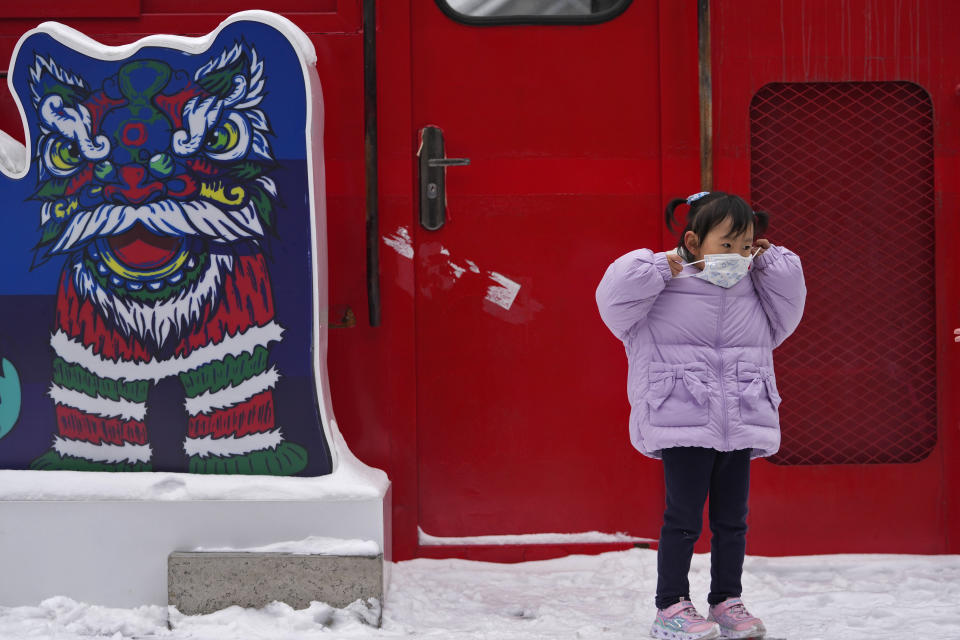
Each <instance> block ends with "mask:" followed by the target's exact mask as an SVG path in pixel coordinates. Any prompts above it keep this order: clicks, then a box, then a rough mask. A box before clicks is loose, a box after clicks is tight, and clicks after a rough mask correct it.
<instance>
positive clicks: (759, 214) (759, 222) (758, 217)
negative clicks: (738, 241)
mask: <svg viewBox="0 0 960 640" xmlns="http://www.w3.org/2000/svg"><path fill="white" fill-rule="evenodd" d="M753 217H754V219H755V222H754V223H753V237H754V238H760V237H763V235H764V234H765V233H766V232H767V229H768V228H769V226H770V214H768V213H767V212H766V211H754V212H753Z"/></svg>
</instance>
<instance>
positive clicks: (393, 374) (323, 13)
mask: <svg viewBox="0 0 960 640" xmlns="http://www.w3.org/2000/svg"><path fill="white" fill-rule="evenodd" d="M411 1H417V2H430V4H431V5H432V1H430V0H411ZM651 4H653V5H658V6H657V7H656V14H657V16H658V18H657V20H658V26H657V29H658V32H659V36H660V37H659V42H658V43H656V45H655V46H654V50H655V51H656V52H657V55H659V56H660V71H661V72H660V78H659V82H658V84H657V85H655V86H642V87H637V89H636V90H637V91H645V92H648V91H658V92H659V94H660V97H659V100H660V104H661V109H660V111H661V113H660V138H661V142H660V159H659V161H660V166H661V171H660V176H661V177H660V194H659V195H660V202H666V201H667V200H668V199H669V198H671V197H674V196H676V195H682V194H684V193H686V192H688V191H690V185H691V183H696V184H698V183H699V181H698V180H697V179H696V177H693V178H691V176H696V175H697V174H698V172H699V155H698V154H699V138H698V110H697V81H696V70H697V67H696V62H697V61H696V41H697V34H696V7H695V3H693V2H670V1H666V0H662V1H660V2H656V1H655V0H634V5H636V6H632V7H630V8H628V10H627V11H628V12H629V11H640V10H647V9H649V8H650V6H651ZM789 4H790V5H791V7H790V8H789V13H788V14H785V15H781V14H780V13H779V11H776V12H772V11H770V8H771V7H772V6H773V5H772V4H771V3H769V2H765V1H764V0H753V1H747V2H739V1H738V2H729V3H727V2H717V1H715V2H713V3H712V10H713V20H714V30H713V55H714V72H715V76H714V89H715V109H714V125H715V131H716V132H717V134H716V140H715V149H716V152H717V153H716V183H717V185H718V186H723V187H725V188H726V190H729V191H735V192H739V193H749V190H750V183H749V132H748V127H749V122H748V119H747V117H746V115H745V113H746V110H745V105H746V104H748V102H749V100H750V97H751V96H752V95H753V93H754V92H755V91H756V90H757V89H758V88H759V87H761V86H763V84H765V83H767V82H772V81H790V82H802V81H811V80H818V81H850V80H911V81H915V82H918V83H919V84H921V85H922V86H924V87H926V88H927V89H928V90H929V91H931V94H932V96H933V98H934V106H935V113H936V114H937V121H936V135H937V152H936V153H937V155H936V164H935V166H936V191H937V207H938V209H937V228H936V233H937V238H939V239H940V243H942V244H941V247H942V248H943V249H945V250H938V251H937V261H936V269H937V278H938V280H937V292H938V296H940V297H942V303H941V304H939V305H938V317H937V327H938V332H939V335H940V338H939V340H940V342H939V346H938V349H939V351H938V358H939V359H938V372H939V374H938V383H939V392H940V397H941V402H940V432H939V435H940V438H939V443H938V445H937V448H936V450H935V451H934V454H933V455H931V456H930V457H929V458H928V459H927V460H925V461H924V462H922V463H917V464H916V465H843V466H840V467H838V466H832V467H831V466H813V467H806V468H796V467H777V466H775V465H772V464H770V463H769V462H766V461H758V462H757V463H755V466H754V482H753V495H752V502H751V509H752V514H751V523H750V526H751V537H750V546H749V548H748V551H749V552H750V553H759V554H787V553H820V552H839V551H845V552H847V551H848V552H854V551H856V552H863V551H890V552H894V551H895V552H924V553H937V552H939V553H943V552H949V553H957V552H960V518H958V514H960V467H958V466H957V465H952V464H950V463H949V461H950V460H951V459H952V458H955V457H956V455H957V454H958V453H960V430H958V417H960V416H958V414H957V407H956V403H955V401H954V400H953V399H952V397H951V390H952V389H953V388H954V386H955V384H956V381H957V379H958V378H957V373H958V372H957V371H956V364H955V363H956V361H957V359H956V358H955V357H954V349H956V348H960V345H957V346H956V347H955V346H954V345H953V342H952V339H951V338H952V336H949V335H948V334H949V333H952V328H953V327H956V326H960V317H958V316H960V304H958V302H960V301H958V300H957V292H958V281H957V276H956V274H957V272H958V267H960V265H958V264H956V258H955V252H953V251H952V250H950V241H951V240H952V239H955V238H956V237H957V234H958V232H960V229H958V228H957V225H958V223H957V216H956V215H955V213H956V211H957V205H958V204H960V202H958V181H957V170H958V166H957V161H956V158H957V155H958V154H957V151H958V147H960V124H957V123H958V122H960V117H957V116H960V114H954V111H955V110H956V109H957V108H958V102H960V100H958V98H957V97H956V95H955V93H954V87H953V86H952V84H954V83H955V82H957V81H958V80H957V79H958V78H960V74H958V73H957V72H958V71H960V68H958V64H960V54H958V53H957V48H956V47H955V46H953V44H951V42H953V41H952V40H951V39H950V37H949V35H950V28H951V25H955V24H957V22H958V21H957V18H960V10H958V9H954V8H953V6H954V5H953V4H952V3H951V2H950V1H949V0H924V1H921V2H919V3H918V4H917V7H916V8H903V7H900V8H899V9H897V11H899V12H900V13H897V14H894V13H892V10H891V13H890V14H884V13H883V11H881V10H877V11H876V12H874V13H870V12H868V11H867V9H868V8H869V7H872V6H874V4H873V3H870V2H867V0H849V1H845V2H842V3H834V2H831V1H829V0H820V1H819V2H812V1H811V2H807V1H802V2H797V3H789ZM838 4H839V5H840V7H841V8H842V9H843V10H840V9H837V5H838ZM79 6H80V4H79V3H75V2H62V1H60V0H56V1H48V2H33V3H21V4H19V5H18V6H17V8H15V9H6V10H5V16H6V18H5V19H3V20H0V66H2V67H5V66H6V65H7V64H8V62H9V58H10V54H11V52H12V50H13V47H14V45H15V44H16V41H17V39H18V38H19V36H20V35H21V34H22V33H24V32H25V31H27V30H28V29H30V28H32V27H33V26H35V25H36V24H37V23H38V22H39V21H40V19H41V16H38V15H31V13H42V14H43V15H42V18H47V19H57V20H60V21H62V22H65V23H66V24H69V25H70V26H73V27H75V28H77V29H79V30H81V31H83V32H84V33H86V34H88V35H90V36H91V37H93V38H95V39H97V40H99V41H101V42H104V43H106V44H121V43H126V42H130V41H133V40H135V39H137V38H139V37H141V36H143V35H147V34H152V33H178V34H184V35H199V34H202V33H206V32H208V31H210V30H211V29H213V28H214V27H216V25H217V24H218V23H219V22H220V21H221V20H222V19H223V18H224V17H225V16H226V15H228V14H229V13H232V12H233V11H237V10H241V9H248V8H268V9H271V10H274V11H277V12H280V13H282V14H284V15H285V16H287V17H288V18H290V19H291V20H293V21H294V22H295V23H296V24H297V25H298V26H299V27H300V28H302V29H303V30H304V31H305V32H307V33H308V34H309V35H310V37H311V40H312V41H313V43H314V45H315V46H316V49H317V54H318V69H319V72H320V79H321V82H322V83H323V88H324V97H325V102H326V119H327V122H326V139H325V153H326V161H327V172H328V173H327V197H328V214H329V219H328V225H329V227H328V228H329V234H328V236H329V243H328V247H329V253H330V264H331V270H330V274H331V277H330V300H329V303H330V307H331V309H332V312H333V313H334V314H335V316H336V317H335V318H333V320H334V321H338V320H339V316H340V315H342V313H343V311H344V310H345V309H347V308H349V309H351V310H353V312H354V313H355V314H356V318H357V324H356V326H355V327H353V328H342V329H331V331H330V351H329V358H328V362H329V371H330V380H331V391H332V396H333V403H334V409H335V412H336V416H337V419H338V422H339V426H340V429H341V431H342V432H343V434H344V437H345V439H346V441H347V442H348V443H349V445H350V447H351V448H352V450H353V451H354V452H355V453H356V454H357V455H358V456H359V457H360V458H361V459H362V460H364V461H365V462H366V463H368V464H370V465H372V466H375V467H379V468H381V469H384V470H386V471H387V473H388V474H389V476H390V479H391V481H392V482H393V540H394V559H396V560H403V559H407V558H410V557H415V556H421V555H432V556H436V557H440V556H445V555H458V556H461V557H474V558H480V559H488V560H505V561H515V560H522V559H531V558H538V557H550V556H553V555H559V554H563V553H569V552H586V551H590V552H595V551H603V550H606V549H608V548H623V547H624V545H614V546H604V545H590V546H569V545H567V546H542V547H505V548H504V547H500V548H483V547H480V548H477V547H470V548H450V549H437V548H425V547H421V546H420V545H419V544H418V541H417V526H418V509H419V504H418V495H419V487H418V482H419V473H418V467H417V460H418V457H417V442H418V434H417V405H416V402H417V388H416V373H417V364H416V352H415V349H416V342H415V339H414V336H415V333H416V328H415V315H416V310H415V296H414V295H413V293H414V288H415V273H414V263H413V262H412V261H411V260H408V259H405V258H403V257H401V256H400V255H398V254H397V253H396V252H394V251H391V250H389V249H387V248H385V247H383V245H381V250H380V259H381V274H380V277H381V291H382V309H383V322H382V324H381V326H380V327H377V328H371V327H369V325H368V322H367V312H366V309H367V299H366V274H365V252H366V246H365V224H366V223H365V207H364V188H365V187H364V151H363V135H364V132H363V106H362V105H363V85H362V79H363V58H362V54H363V52H362V33H361V28H362V25H361V13H360V1H359V0H326V1H325V2H324V1H322V0H270V1H269V2H259V3H258V2H252V1H251V2H240V3H238V2H235V1H231V2H227V1H226V0H210V1H208V2H206V3H204V9H203V10H204V13H198V12H197V9H196V6H197V4H196V3H195V2H193V1H192V0H140V1H139V2H137V1H136V0H101V1H100V2H98V3H96V4H95V5H94V6H93V7H92V8H91V9H86V8H85V9H83V14H82V16H81V14H80V13H78V12H79V11H80V9H78V8H77V7H79ZM898 6H899V5H898ZM12 11H18V13H12ZM91 12H93V13H91ZM411 15H412V12H411V6H410V3H409V2H402V1H400V0H389V1H382V2H381V3H380V6H379V8H378V32H377V38H378V56H377V62H378V66H379V78H378V94H379V96H378V97H379V104H380V107H379V117H380V130H379V140H380V176H381V184H380V218H381V219H380V233H381V235H386V234H388V233H390V232H392V231H393V230H395V229H397V228H398V227H408V228H409V227H411V226H412V225H414V224H415V210H416V209H415V207H416V203H417V201H416V197H415V193H416V189H417V184H416V165H415V162H414V158H415V153H416V143H417V140H416V131H415V127H414V126H413V125H412V123H413V121H414V115H413V107H412V105H413V101H414V96H413V95H412V77H413V70H412V68H411V50H412V46H411V32H412V30H411V24H410V21H411ZM83 16H87V17H83ZM918 25H919V26H918ZM510 28H511V29H527V30H529V31H528V32H527V37H528V38H529V41H530V42H531V43H536V42H537V36H538V33H540V32H541V31H542V30H547V29H551V27H544V26H539V27H510ZM894 28H900V29H904V30H906V31H905V32H904V33H903V34H901V36H902V37H899V38H894V37H892V35H891V36H889V37H881V35H880V34H889V33H890V30H891V29H894ZM841 32H843V33H849V34H852V35H850V36H849V37H847V36H844V37H843V38H841V37H839V35H838V34H840V33H841ZM911 34H917V35H916V37H917V38H921V37H922V38H923V42H920V40H917V42H916V43H915V44H916V48H915V49H911V50H907V49H906V48H905V43H907V42H911V40H910V39H909V38H910V37H913V36H912V35H911ZM954 40H955V39H954ZM624 68H625V70H624V74H625V77H624V81H625V82H629V81H630V78H629V64H625V65H624ZM951 78H953V80H951ZM480 106H482V105H480ZM558 117H562V115H561V116H558ZM0 128H2V129H3V130H5V131H7V132H8V133H10V134H11V135H14V136H15V137H19V138H21V139H22V136H23V134H22V132H21V131H20V123H19V116H18V114H17V113H16V109H15V107H14V106H13V103H12V99H11V97H10V96H9V95H8V94H7V92H5V91H2V92H0ZM650 215H656V216H659V215H660V212H659V211H658V210H654V211H652V212H651V214H650ZM660 228H661V230H662V231H661V234H660V236H659V238H657V237H650V238H644V239H642V242H641V241H640V240H638V244H642V243H645V244H648V245H650V244H655V243H657V242H658V241H659V242H660V243H661V247H663V248H666V247H668V246H670V244H671V243H672V241H673V240H672V238H671V237H670V235H669V234H668V233H667V232H666V230H665V229H662V225H660ZM828 241H830V240H828ZM832 241H836V239H832ZM931 249H933V248H931ZM613 257H615V256H610V258H611V259H612V258H613ZM837 268H838V272H839V273H840V274H847V275H848V276H850V277H856V278H858V279H861V281H862V279H863V278H865V277H868V275H869V274H862V273H857V271H856V266H855V264H850V263H849V262H846V263H843V262H838V266H837ZM599 276H600V273H586V274H585V275H584V278H587V279H590V280H597V279H598V278H599ZM585 330H589V331H603V327H602V325H600V324H599V322H597V323H596V325H594V326H590V327H588V328H586V329H585ZM600 357H601V358H603V359H604V361H601V362H599V363H598V365H599V366H602V365H604V364H606V365H608V366H607V367H606V368H607V369H609V371H610V373H609V384H611V385H616V386H618V387H619V388H623V375H624V373H625V363H624V361H623V355H622V350H621V349H619V348H617V347H616V346H615V345H611V346H610V348H609V349H607V350H604V351H603V353H602V354H601V355H600ZM621 413H622V417H623V419H624V420H625V418H626V411H625V409H622V410H621ZM562 428H570V427H569V426H567V427H561V429H562ZM610 437H611V438H615V439H616V441H617V442H618V443H619V444H618V446H622V447H629V444H628V443H627V441H626V428H625V422H624V423H623V425H622V426H620V425H613V426H611V435H610ZM534 444H535V443H531V450H535V447H534ZM637 455H639V454H637ZM639 464H645V465H646V464H649V465H656V464H657V463H653V462H650V463H647V462H641V463H639ZM645 468H647V467H645ZM650 468H651V469H653V470H652V471H649V473H650V474H652V475H651V477H653V476H655V475H656V469H655V468H653V467H650ZM633 490H635V488H634V487H631V486H629V485H628V486H625V487H623V491H625V492H626V491H633ZM645 490H647V491H649V492H651V499H652V500H654V501H657V500H660V499H661V496H662V488H661V487H653V488H647V489H645ZM930 492H933V494H932V496H933V497H932V498H930V495H931V494H930ZM918 495H919V496H920V497H921V499H919V500H913V497H914V496H918ZM928 498H930V499H928ZM596 499H597V500H598V501H602V502H603V503H605V504H606V505H607V506H608V508H609V509H617V508H619V507H620V505H621V504H622V503H623V494H622V493H607V494H603V495H597V497H596ZM902 506H906V507H908V509H907V510H906V511H903V510H901V507H902ZM869 514H872V515H869ZM868 515H869V518H870V519H869V521H868V525H863V522H864V520H863V518H864V517H867V516H868ZM797 522H803V523H805V526H803V527H798V526H797V524H796V523H797ZM878 522H879V523H883V525H882V526H879V527H878V526H876V524H875V523H878ZM502 525H503V532H504V533H524V532H523V531H517V530H515V529H514V527H513V523H511V522H510V521H509V520H505V521H504V522H503V523H502ZM865 526H866V528H867V529H866V530H865V529H864V527H865ZM658 528H659V523H656V522H654V523H650V525H649V526H647V527H646V528H645V530H644V532H643V533H645V534H646V535H651V534H653V535H655V533H656V532H657V531H658ZM634 533H636V534H638V535H641V532H634ZM705 549H706V540H705V539H704V540H702V541H701V543H700V546H699V547H698V550H699V551H704V550H705Z"/></svg>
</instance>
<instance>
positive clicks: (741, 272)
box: [673, 253, 754, 289]
mask: <svg viewBox="0 0 960 640" xmlns="http://www.w3.org/2000/svg"><path fill="white" fill-rule="evenodd" d="M753 256H754V254H752V253H751V254H750V255H749V256H747V257H746V258H744V257H743V256H741V255H740V254H739V253H708V254H707V255H705V256H703V260H697V261H695V262H689V263H687V264H697V262H702V263H703V271H701V272H700V273H683V274H677V275H675V276H673V277H674V278H700V279H701V280H706V281H707V282H709V283H710V284H715V285H717V286H718V287H723V288H724V289H729V288H730V287H732V286H733V285H735V284H737V283H738V282H740V281H741V280H742V279H743V276H745V275H747V272H748V271H750V268H751V266H753Z"/></svg>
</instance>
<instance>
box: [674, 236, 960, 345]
mask: <svg viewBox="0 0 960 640" xmlns="http://www.w3.org/2000/svg"><path fill="white" fill-rule="evenodd" d="M667 262H668V263H669V264H670V277H671V278H672V277H673V276H675V275H677V274H678V273H680V272H681V271H683V260H681V259H680V256H678V255H677V253H676V252H673V253H668V254H667ZM958 342H960V339H958Z"/></svg>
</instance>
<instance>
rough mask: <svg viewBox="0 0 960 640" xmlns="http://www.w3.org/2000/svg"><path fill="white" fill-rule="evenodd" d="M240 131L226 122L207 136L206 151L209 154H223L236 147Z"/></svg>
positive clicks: (231, 123)
mask: <svg viewBox="0 0 960 640" xmlns="http://www.w3.org/2000/svg"><path fill="white" fill-rule="evenodd" d="M239 141H240V130H239V129H238V128H237V125H236V124H234V122H233V121H231V120H226V121H224V122H223V123H222V124H220V125H218V126H217V127H216V128H215V129H213V130H211V131H210V133H208V134H207V140H206V149H207V151H209V152H211V153H225V152H227V151H230V150H231V149H233V148H234V147H236V146H237V142H239Z"/></svg>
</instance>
